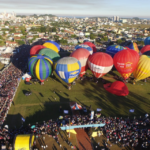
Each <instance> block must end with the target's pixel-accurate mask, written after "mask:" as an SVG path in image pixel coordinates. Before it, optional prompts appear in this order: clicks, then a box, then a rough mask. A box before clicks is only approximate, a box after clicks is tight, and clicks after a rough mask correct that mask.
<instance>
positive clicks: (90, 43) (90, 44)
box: [83, 42, 97, 53]
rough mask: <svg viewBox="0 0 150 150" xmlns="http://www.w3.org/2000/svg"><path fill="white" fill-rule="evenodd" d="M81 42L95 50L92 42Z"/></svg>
mask: <svg viewBox="0 0 150 150" xmlns="http://www.w3.org/2000/svg"><path fill="white" fill-rule="evenodd" d="M83 44H84V45H88V46H90V47H91V48H92V50H93V53H95V52H96V51H97V49H96V46H95V45H94V44H93V43H92V42H84V43H83Z"/></svg>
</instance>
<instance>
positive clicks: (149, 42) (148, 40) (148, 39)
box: [144, 36, 150, 45]
mask: <svg viewBox="0 0 150 150" xmlns="http://www.w3.org/2000/svg"><path fill="white" fill-rule="evenodd" d="M144 44H145V45H150V36H149V37H147V38H146V39H145V40H144Z"/></svg>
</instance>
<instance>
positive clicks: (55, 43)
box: [45, 41, 60, 51]
mask: <svg viewBox="0 0 150 150" xmlns="http://www.w3.org/2000/svg"><path fill="white" fill-rule="evenodd" d="M45 43H52V44H54V45H55V46H56V47H57V48H58V50H59V51H60V46H59V44H58V43H57V42H55V41H46V42H45Z"/></svg>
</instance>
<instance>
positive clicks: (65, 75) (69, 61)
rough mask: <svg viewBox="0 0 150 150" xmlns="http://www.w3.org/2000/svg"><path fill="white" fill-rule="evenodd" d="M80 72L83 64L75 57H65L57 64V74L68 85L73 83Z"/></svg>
mask: <svg viewBox="0 0 150 150" xmlns="http://www.w3.org/2000/svg"><path fill="white" fill-rule="evenodd" d="M80 71H81V64H80V62H79V61H78V60H77V59H76V58H74V57H63V58H61V59H59V60H58V61H57V63H56V64H55V72H56V74H57V75H58V76H59V77H60V78H61V79H62V80H63V81H65V82H66V83H72V82H73V81H74V80H75V79H76V77H77V76H78V75H79V74H80Z"/></svg>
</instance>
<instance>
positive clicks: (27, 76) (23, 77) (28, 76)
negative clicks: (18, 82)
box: [22, 73, 31, 80]
mask: <svg viewBox="0 0 150 150" xmlns="http://www.w3.org/2000/svg"><path fill="white" fill-rule="evenodd" d="M26 78H31V76H30V75H29V74H28V73H25V74H24V75H23V76H22V79H23V80H25V79H26Z"/></svg>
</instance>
